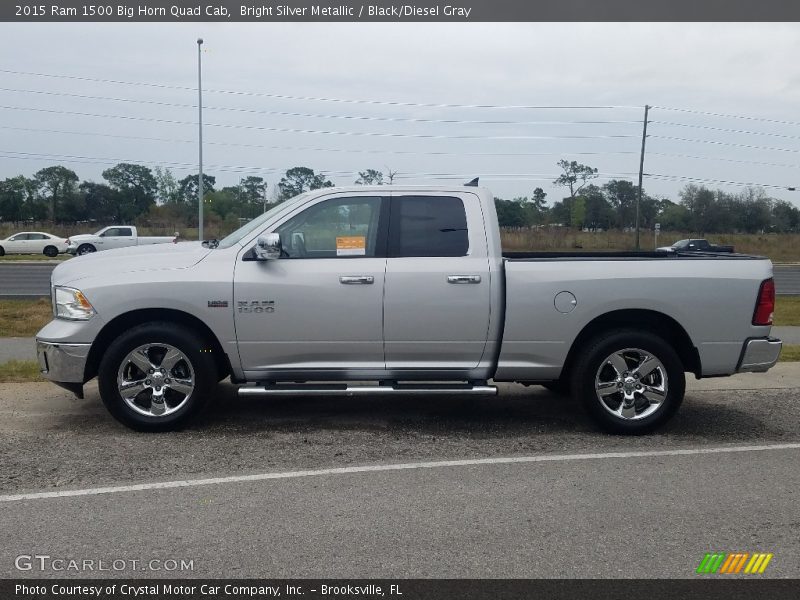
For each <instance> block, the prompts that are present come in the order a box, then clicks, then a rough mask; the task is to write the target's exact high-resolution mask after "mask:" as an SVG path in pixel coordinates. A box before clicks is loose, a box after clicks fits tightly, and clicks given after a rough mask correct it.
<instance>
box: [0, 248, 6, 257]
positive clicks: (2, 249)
mask: <svg viewBox="0 0 800 600" xmlns="http://www.w3.org/2000/svg"><path fill="white" fill-rule="evenodd" d="M5 255H6V249H5V248H3V247H2V246H0V256H5Z"/></svg>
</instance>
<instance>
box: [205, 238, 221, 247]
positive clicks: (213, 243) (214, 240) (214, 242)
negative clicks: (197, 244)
mask: <svg viewBox="0 0 800 600" xmlns="http://www.w3.org/2000/svg"><path fill="white" fill-rule="evenodd" d="M202 243H203V246H205V247H206V248H216V247H217V246H219V240H218V239H217V238H212V239H210V240H203V242H202Z"/></svg>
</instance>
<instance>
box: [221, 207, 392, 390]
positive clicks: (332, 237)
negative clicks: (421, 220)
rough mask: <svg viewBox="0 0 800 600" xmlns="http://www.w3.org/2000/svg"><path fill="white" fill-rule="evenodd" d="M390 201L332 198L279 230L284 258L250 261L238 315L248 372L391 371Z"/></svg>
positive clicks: (239, 286)
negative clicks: (386, 304) (386, 291)
mask: <svg viewBox="0 0 800 600" xmlns="http://www.w3.org/2000/svg"><path fill="white" fill-rule="evenodd" d="M388 202H389V200H388V198H382V197H375V196H367V195H358V194H353V193H349V194H348V195H347V196H340V197H337V196H333V197H325V198H322V199H321V200H319V201H317V202H315V203H314V204H312V205H310V206H307V207H305V208H304V209H303V210H302V211H301V212H299V213H297V214H295V215H294V216H292V217H290V218H289V219H288V220H286V221H285V222H283V223H282V224H280V225H279V226H278V227H277V228H275V229H274V232H275V233H278V234H280V238H281V245H282V248H283V251H282V257H281V258H279V259H276V260H268V261H248V260H243V258H242V255H240V258H239V259H238V262H237V265H236V272H235V277H234V301H235V305H234V311H235V312H234V314H235V323H236V337H237V340H238V346H239V356H240V358H241V361H242V366H243V368H244V370H245V371H290V372H292V373H297V372H319V371H324V370H326V369H328V370H334V369H335V370H336V371H338V372H339V373H340V374H341V373H348V372H350V373H354V372H355V370H375V369H377V370H382V369H384V368H385V362H384V356H383V284H384V274H385V270H386V229H387V227H388V208H389V207H388ZM312 376H313V375H312Z"/></svg>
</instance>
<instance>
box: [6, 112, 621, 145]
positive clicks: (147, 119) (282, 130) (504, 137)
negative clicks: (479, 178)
mask: <svg viewBox="0 0 800 600" xmlns="http://www.w3.org/2000/svg"><path fill="white" fill-rule="evenodd" d="M0 109H4V110H22V111H31V112H42V113H48V114H59V115H72V116H79V117H92V118H100V119H124V120H129V121H144V122H148V123H166V124H170V125H192V126H196V125H197V123H194V122H192V121H178V120H174V119H158V118H155V117H134V116H130V115H103V114H97V113H87V112H79V111H69V110H56V109H48V108H32V107H28V106H0ZM204 125H205V126H206V127H221V128H225V129H247V130H255V131H269V132H272V133H307V134H319V135H342V136H354V137H389V138H407V139H447V140H566V139H576V140H589V139H616V138H630V137H636V136H634V135H628V134H616V135H554V136H551V135H545V136H540V135H500V136H497V135H490V136H487V135H442V134H426V133H391V132H376V131H325V130H318V129H294V128H287V127H264V126H261V125H236V124H232V123H204Z"/></svg>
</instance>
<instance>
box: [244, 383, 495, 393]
mask: <svg viewBox="0 0 800 600" xmlns="http://www.w3.org/2000/svg"><path fill="white" fill-rule="evenodd" d="M396 394H408V395H413V396H433V395H438V396H442V395H449V394H462V395H470V396H495V395H497V388H496V387H495V386H493V385H472V384H469V383H464V384H427V385H420V384H393V385H348V384H331V385H311V384H269V385H258V386H244V387H240V388H239V395H240V396H391V395H396Z"/></svg>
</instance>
